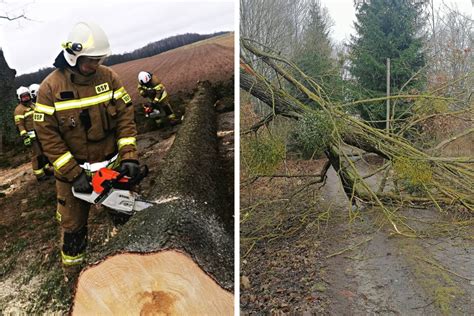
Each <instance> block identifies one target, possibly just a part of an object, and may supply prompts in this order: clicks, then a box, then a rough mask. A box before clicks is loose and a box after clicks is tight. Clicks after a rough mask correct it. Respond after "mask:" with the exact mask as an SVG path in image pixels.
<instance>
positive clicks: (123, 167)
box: [119, 160, 140, 179]
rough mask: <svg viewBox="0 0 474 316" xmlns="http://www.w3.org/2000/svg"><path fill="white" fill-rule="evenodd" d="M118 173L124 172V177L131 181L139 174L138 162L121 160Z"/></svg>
mask: <svg viewBox="0 0 474 316" xmlns="http://www.w3.org/2000/svg"><path fill="white" fill-rule="evenodd" d="M119 172H120V173H122V172H125V175H126V176H129V177H130V178H131V179H133V178H135V177H136V176H138V175H139V174H140V167H139V165H138V161H136V160H122V162H121V163H120V167H119Z"/></svg>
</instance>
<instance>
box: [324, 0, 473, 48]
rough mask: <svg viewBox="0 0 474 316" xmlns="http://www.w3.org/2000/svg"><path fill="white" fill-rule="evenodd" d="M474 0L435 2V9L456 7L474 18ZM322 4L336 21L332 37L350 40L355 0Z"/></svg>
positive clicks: (336, 0) (441, 0)
mask: <svg viewBox="0 0 474 316" xmlns="http://www.w3.org/2000/svg"><path fill="white" fill-rule="evenodd" d="M471 1H473V0H434V7H435V10H436V8H439V7H440V6H441V5H442V3H443V2H444V3H445V4H447V5H449V6H450V7H454V6H455V5H456V6H457V7H458V9H459V10H460V11H462V12H464V13H465V14H466V15H468V16H471V17H472V16H473V5H472V3H473V2H471ZM321 4H322V5H323V6H325V7H326V8H327V9H328V10H329V15H330V16H331V18H332V19H333V21H334V26H333V28H332V33H331V36H332V38H333V39H334V40H336V41H338V42H340V41H343V40H345V39H347V40H348V39H349V38H350V37H349V35H350V34H351V33H355V31H354V28H353V25H354V21H355V8H354V0H321Z"/></svg>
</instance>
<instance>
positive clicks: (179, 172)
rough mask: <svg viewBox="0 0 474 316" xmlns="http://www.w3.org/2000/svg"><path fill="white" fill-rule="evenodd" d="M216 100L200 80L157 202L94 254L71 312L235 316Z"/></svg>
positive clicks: (165, 167) (166, 164)
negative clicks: (223, 198)
mask: <svg viewBox="0 0 474 316" xmlns="http://www.w3.org/2000/svg"><path fill="white" fill-rule="evenodd" d="M214 101H215V100H214V98H213V95H212V93H211V92H210V85H209V84H208V83H205V84H200V85H199V87H198V90H197V92H196V94H195V96H194V99H193V100H192V101H191V103H190V104H189V106H188V109H187V112H186V117H185V119H184V122H183V125H182V126H181V129H180V130H179V131H178V135H177V136H176V140H175V142H174V144H173V146H172V148H171V149H170V152H169V154H168V155H167V157H166V158H165V162H164V163H163V165H162V166H161V169H160V171H159V173H158V175H157V178H156V180H157V183H156V185H155V186H154V188H153V189H152V192H151V197H152V200H153V201H155V202H156V203H157V204H156V205H154V206H152V207H150V208H147V209H145V210H143V211H141V212H138V213H137V214H135V215H134V216H133V217H132V219H131V220H130V221H129V222H128V223H127V224H125V225H124V226H123V228H122V229H121V230H120V231H119V233H118V234H117V236H116V237H115V238H113V239H112V240H111V241H110V242H109V243H108V244H107V245H105V246H104V248H103V249H101V250H100V252H99V253H97V254H93V255H92V259H93V260H92V261H91V262H95V263H94V266H90V267H88V268H87V269H86V270H85V271H83V272H82V273H81V275H80V276H79V280H78V285H77V292H76V295H75V297H74V303H73V307H72V312H73V314H87V313H93V314H101V313H108V314H138V313H140V314H142V313H143V314H148V313H160V312H161V313H165V314H173V315H174V314H176V315H182V314H211V315H232V314H233V295H232V293H231V292H230V291H232V289H233V284H234V283H233V281H234V273H233V270H234V267H233V263H234V257H233V255H234V247H233V238H232V233H231V232H230V231H229V229H225V225H224V221H225V220H229V217H231V215H232V211H233V209H224V208H223V205H226V203H223V201H221V200H220V199H221V198H222V196H223V195H222V194H221V192H222V190H220V189H219V188H218V178H219V175H218V173H217V170H218V157H217V135H216V124H215V123H216V122H215V113H214V108H213V104H214Z"/></svg>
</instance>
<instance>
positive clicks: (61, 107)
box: [34, 66, 137, 181]
mask: <svg viewBox="0 0 474 316" xmlns="http://www.w3.org/2000/svg"><path fill="white" fill-rule="evenodd" d="M34 126H35V129H36V133H37V136H38V138H39V139H40V141H41V144H42V146H43V152H44V154H45V155H46V156H47V157H48V159H49V160H50V161H51V162H53V166H54V170H55V173H56V176H57V177H58V178H60V179H63V180H66V181H72V180H73V179H74V178H75V177H77V176H78V175H79V174H80V173H81V168H80V166H79V163H80V162H84V161H88V162H90V163H94V162H99V161H103V160H105V159H106V157H109V156H111V155H113V154H114V153H117V152H118V153H119V156H120V159H137V150H136V138H135V137H136V135H137V131H136V126H135V122H134V111H133V106H131V99H130V96H129V95H128V93H127V92H126V91H125V88H124V87H123V86H122V83H121V82H120V79H119V78H118V76H117V74H116V73H115V72H114V71H113V70H112V69H110V68H108V67H106V66H99V68H98V69H97V72H96V74H95V75H93V76H90V77H85V76H82V75H80V74H78V73H75V72H73V71H72V70H70V69H56V70H55V71H54V72H52V73H51V74H50V75H49V76H48V77H46V79H45V80H44V81H43V82H42V84H41V87H40V89H39V91H38V100H37V103H36V107H35V114H34ZM124 140H125V141H126V145H124V146H121V144H122V143H123V142H124Z"/></svg>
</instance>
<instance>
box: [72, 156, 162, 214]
mask: <svg viewBox="0 0 474 316" xmlns="http://www.w3.org/2000/svg"><path fill="white" fill-rule="evenodd" d="M147 174H148V167H147V166H146V165H145V166H143V168H141V169H140V173H139V174H138V175H137V176H136V177H134V178H133V179H131V178H129V177H126V176H125V172H121V173H120V172H118V171H115V170H112V169H109V168H101V169H99V170H98V171H97V172H96V173H94V175H93V176H92V192H91V193H79V192H75V191H74V188H72V193H73V195H74V196H75V197H76V198H78V199H81V200H84V201H86V202H89V203H91V204H96V205H103V206H106V207H108V208H110V209H113V210H115V211H117V212H119V213H124V214H128V215H132V214H135V213H136V212H138V211H141V210H144V209H146V208H148V207H150V206H153V205H155V203H153V202H150V201H146V200H143V199H142V198H141V197H140V195H139V194H138V193H136V192H134V191H132V190H131V189H132V187H133V186H134V185H136V184H138V183H139V182H140V181H141V180H142V179H143V178H144V177H146V175H147Z"/></svg>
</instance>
